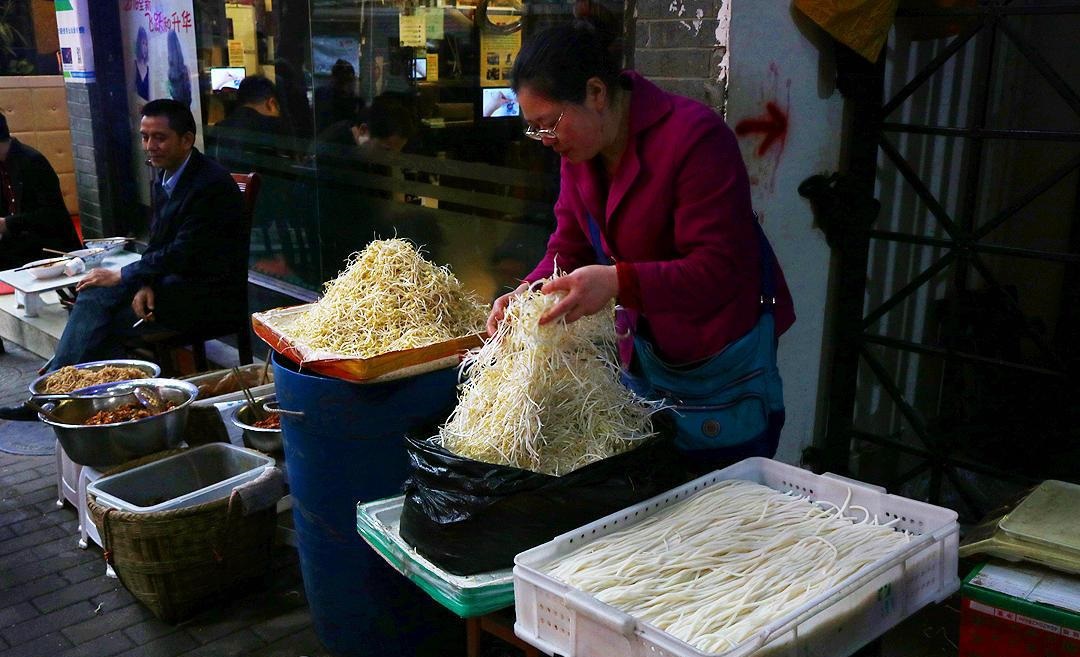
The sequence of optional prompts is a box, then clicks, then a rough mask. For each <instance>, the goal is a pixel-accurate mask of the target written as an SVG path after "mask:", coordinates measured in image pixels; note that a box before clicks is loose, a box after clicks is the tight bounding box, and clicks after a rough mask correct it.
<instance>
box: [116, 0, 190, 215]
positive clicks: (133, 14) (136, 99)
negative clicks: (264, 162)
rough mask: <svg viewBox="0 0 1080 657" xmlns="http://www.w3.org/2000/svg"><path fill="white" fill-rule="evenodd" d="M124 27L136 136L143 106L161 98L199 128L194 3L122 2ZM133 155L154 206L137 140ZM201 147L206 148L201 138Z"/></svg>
mask: <svg viewBox="0 0 1080 657" xmlns="http://www.w3.org/2000/svg"><path fill="white" fill-rule="evenodd" d="M119 2H120V27H121V33H122V35H123V40H124V61H125V62H127V64H126V66H125V70H126V78H127V89H128V107H130V108H131V114H132V115H131V121H132V134H134V135H138V134H139V119H140V116H141V113H142V108H143V106H144V105H145V104H146V103H148V102H150V101H151V100H156V99H158V98H172V99H174V100H178V101H180V102H181V103H183V104H185V105H187V106H188V107H189V108H191V113H192V114H193V115H194V116H195V125H196V126H201V125H202V107H201V103H200V98H199V67H198V60H197V59H196V52H195V15H194V11H193V9H192V0H119ZM133 141H134V143H133V144H132V156H133V158H134V161H135V164H136V166H135V171H136V172H137V173H138V180H139V183H140V184H139V190H140V195H141V200H142V202H143V203H147V204H149V202H150V171H151V170H150V167H149V166H148V165H146V164H145V162H146V154H145V153H144V152H143V150H142V144H141V142H140V141H139V139H138V138H136V139H134V140H133ZM196 145H197V146H198V147H200V148H201V146H202V134H201V131H200V133H199V134H198V135H197V139H196Z"/></svg>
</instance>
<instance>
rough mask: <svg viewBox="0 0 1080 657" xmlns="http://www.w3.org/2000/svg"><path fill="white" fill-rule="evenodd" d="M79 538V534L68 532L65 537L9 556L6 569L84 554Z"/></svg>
mask: <svg viewBox="0 0 1080 657" xmlns="http://www.w3.org/2000/svg"><path fill="white" fill-rule="evenodd" d="M77 536H78V534H77V533H72V532H67V533H65V534H64V536H63V537H61V538H57V539H53V540H52V541H49V542H48V543H42V544H40V545H34V546H31V547H28V548H26V549H25V550H23V551H22V552H16V553H15V554H9V555H7V556H5V557H4V566H5V567H6V568H11V567H14V566H17V565H21V564H25V563H33V562H36V561H40V560H41V559H48V558H50V557H56V556H60V555H65V554H75V553H76V552H82V550H80V549H79V547H78V538H77Z"/></svg>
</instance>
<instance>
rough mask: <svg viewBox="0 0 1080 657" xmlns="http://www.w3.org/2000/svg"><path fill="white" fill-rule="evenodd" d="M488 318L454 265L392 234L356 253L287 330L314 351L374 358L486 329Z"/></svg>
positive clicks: (482, 306) (485, 310) (284, 331)
mask: <svg viewBox="0 0 1080 657" xmlns="http://www.w3.org/2000/svg"><path fill="white" fill-rule="evenodd" d="M486 320H487V308H486V306H484V305H483V304H481V303H480V302H479V300H478V299H476V298H475V297H474V296H473V295H471V294H470V293H469V292H467V291H466V290H465V288H464V286H463V285H462V284H461V282H460V281H459V280H458V279H457V277H455V276H454V274H453V273H451V272H450V270H449V269H447V268H446V267H440V266H438V265H435V264H433V263H431V262H429V261H428V260H425V259H424V258H423V256H421V255H420V253H419V252H418V251H417V250H416V248H415V247H414V246H413V245H412V244H411V243H410V242H407V241H405V240H403V239H389V240H375V241H373V242H371V243H370V244H368V246H367V247H366V248H365V249H364V250H363V251H361V252H359V253H354V254H352V256H350V258H349V262H348V266H347V267H346V269H345V271H343V272H342V273H341V274H340V275H339V276H338V277H337V278H335V279H334V280H332V281H330V282H328V283H327V284H326V287H325V290H324V295H323V297H322V299H320V300H319V301H318V302H317V303H315V304H314V306H313V307H312V308H311V310H309V311H308V312H307V313H306V314H305V315H303V316H301V317H298V318H297V319H296V321H295V322H293V323H292V324H291V325H290V326H288V327H287V328H286V327H283V328H282V332H283V333H284V334H285V335H287V336H288V337H289V338H290V339H291V340H293V342H294V343H296V344H303V345H306V346H307V347H309V348H310V349H312V350H320V351H326V352H330V353H333V354H337V355H340V356H346V357H352V358H371V357H373V356H378V355H380V354H385V353H388V352H391V351H399V350H403V349H413V348H416V347H426V346H428V345H432V344H436V343H438V342H445V341H446V340H452V339H454V338H461V337H465V336H467V335H471V334H475V333H481V332H483V330H484V323H485V321H486Z"/></svg>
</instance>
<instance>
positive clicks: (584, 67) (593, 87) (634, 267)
mask: <svg viewBox="0 0 1080 657" xmlns="http://www.w3.org/2000/svg"><path fill="white" fill-rule="evenodd" d="M511 86H512V88H513V90H514V91H515V92H516V93H517V100H518V104H519V106H520V108H521V112H522V116H523V118H524V119H525V121H526V123H527V127H526V130H525V135H526V136H527V137H530V138H532V139H534V140H537V141H540V142H541V143H542V144H543V145H545V146H547V147H549V148H551V149H553V150H554V151H555V152H556V153H558V154H559V155H560V156H561V159H562V164H561V179H562V183H561V185H560V193H559V198H558V201H557V202H556V204H555V217H556V221H557V225H556V229H555V232H554V233H553V234H552V235H551V238H550V239H549V241H548V245H547V252H546V254H545V255H544V257H543V258H542V259H541V261H540V263H539V264H538V265H537V266H536V268H535V269H533V271H532V272H531V273H530V274H528V275H527V276H526V277H525V283H523V284H522V285H521V286H520V287H518V288H517V289H516V290H514V291H512V292H509V293H507V294H505V295H503V296H501V297H499V298H498V299H497V300H496V301H495V303H494V304H493V306H492V311H491V314H490V316H489V318H488V331H489V332H490V333H492V334H494V333H495V332H496V330H497V329H498V325H499V323H500V322H501V321H502V319H503V316H504V312H505V309H506V306H507V304H508V303H509V302H510V300H511V298H513V296H514V295H516V294H520V293H521V292H522V291H524V290H525V289H526V287H527V286H528V285H529V284H530V283H532V282H534V281H538V280H540V279H544V278H548V277H550V276H551V275H552V273H553V271H554V269H555V262H556V260H557V262H558V267H559V268H560V269H561V270H563V271H565V272H567V273H566V274H565V275H564V276H562V277H560V278H558V279H556V280H554V281H550V282H548V283H546V284H545V285H544V286H543V288H542V291H543V292H544V293H545V294H554V293H558V294H560V295H562V298H561V299H560V300H559V301H558V302H557V303H556V304H555V305H554V306H553V307H552V308H551V309H550V310H549V311H548V312H547V313H546V314H545V315H544V316H543V317H542V318H541V319H540V323H541V324H545V323H549V322H553V321H557V320H563V321H566V322H573V321H575V320H577V319H578V318H580V317H583V316H585V315H592V314H595V313H598V312H601V311H603V310H604V309H605V308H607V307H608V304H609V303H610V302H611V301H612V300H615V301H616V302H617V303H618V304H620V306H621V307H622V311H621V312H619V313H618V317H617V327H618V328H617V330H618V332H619V333H620V335H624V336H632V338H633V339H632V340H631V339H629V337H627V338H626V339H623V340H621V341H620V345H619V346H620V358H621V360H622V363H623V366H624V368H626V380H627V382H628V383H630V384H631V387H635V388H636V389H637V390H638V391H639V392H642V393H644V394H647V395H650V396H661V395H660V393H661V388H663V390H665V391H672V390H675V391H677V392H678V393H679V396H680V397H681V398H682V399H686V398H690V395H694V396H695V398H700V399H706V400H707V401H703V402H702V403H701V404H702V406H704V405H705V404H708V405H710V408H709V409H708V411H709V412H710V413H711V412H713V411H716V410H717V409H719V408H725V409H728V407H725V406H724V402H721V401H719V400H713V399H712V397H713V391H715V390H717V389H718V388H720V387H722V384H723V385H724V386H726V384H727V383H728V382H733V385H738V386H742V385H744V384H746V385H751V384H752V385H753V386H755V387H754V390H753V395H749V396H747V397H746V399H745V401H746V403H749V402H751V401H753V402H754V403H756V404H758V406H756V407H753V408H752V407H750V406H747V408H746V409H745V410H746V413H745V414H743V415H742V416H738V417H735V418H731V417H728V416H726V415H725V416H722V420H723V421H725V422H726V421H727V420H729V419H734V420H735V421H736V424H733V425H732V426H733V427H734V429H733V430H731V431H728V430H727V429H726V428H725V427H724V426H722V425H721V423H720V421H718V420H716V419H714V418H712V417H711V416H709V415H707V414H706V416H705V418H706V419H704V420H700V421H699V424H698V425H697V426H694V424H693V422H694V418H696V417H698V416H697V415H696V414H695V412H690V411H691V409H689V408H687V409H684V411H688V412H685V413H683V414H682V415H681V416H677V417H676V418H675V419H674V422H676V423H677V426H678V431H677V435H676V438H675V444H676V446H677V447H678V448H679V449H680V451H681V453H682V454H683V455H684V456H685V457H686V459H684V460H685V461H686V464H687V465H688V466H689V469H690V470H691V471H695V472H700V471H703V470H704V471H708V470H711V469H713V468H716V467H723V466H724V465H726V464H728V463H731V462H734V461H736V460H740V459H741V458H746V457H748V456H755V455H761V456H772V455H773V454H774V453H775V452H776V449H777V444H778V441H779V436H780V428H781V427H782V426H783V419H784V415H783V398H782V392H781V390H780V378H779V372H778V370H777V369H776V365H775V351H776V340H777V338H778V336H779V335H780V334H781V333H783V332H784V331H786V330H787V329H788V328H789V327H790V326H791V325H792V323H793V322H794V321H795V313H794V307H793V304H792V300H791V295H790V293H789V292H788V288H787V284H786V282H785V281H784V277H783V274H782V272H781V271H780V268H779V265H778V264H777V263H776V262H775V257H774V256H773V255H772V249H771V247H770V246H769V244H768V241H767V240H766V239H765V236H764V233H762V232H761V229H760V226H759V225H758V223H757V219H756V217H755V215H754V212H753V209H752V207H751V201H750V182H749V177H748V175H747V172H746V167H745V165H744V164H743V161H742V157H741V155H740V152H739V147H738V144H737V143H736V139H735V135H734V134H733V133H732V131H731V129H730V128H728V126H727V125H726V124H725V123H724V121H723V120H722V119H721V118H720V116H719V115H717V114H716V113H715V112H714V111H713V110H712V109H710V108H709V107H707V106H705V105H703V104H701V103H699V102H696V101H694V100H690V99H688V98H683V97H681V96H677V95H674V94H670V93H667V92H665V91H663V90H662V89H660V88H659V87H657V86H656V85H655V84H653V83H652V82H650V81H648V80H647V79H645V78H644V77H642V76H641V75H639V74H637V73H635V72H633V71H622V70H620V66H619V59H618V57H617V56H615V55H614V54H613V52H612V49H611V48H609V47H608V44H607V43H605V39H604V37H602V36H601V34H600V32H599V30H598V29H597V28H596V27H595V26H593V25H591V24H589V23H586V22H585V21H577V22H576V23H575V24H572V25H560V26H556V27H552V28H549V29H547V30H545V31H543V32H541V33H540V34H538V35H537V36H536V37H534V38H533V39H532V40H531V41H529V42H528V43H527V44H525V46H524V47H523V48H522V50H521V51H520V53H519V54H518V56H517V59H516V60H515V62H514V67H513V70H512V73H511ZM733 345H736V346H737V348H736V349H734V350H729V347H732V346H733ZM743 346H746V354H747V358H746V359H744V360H745V361H746V362H751V361H752V362H754V363H755V365H754V367H753V368H752V369H747V370H745V371H744V369H742V368H743V366H744V364H745V363H744V362H743V361H740V362H738V363H735V364H731V363H729V362H728V361H729V357H730V356H731V355H732V354H735V353H742V352H741V351H739V350H740V349H742V348H743ZM759 362H760V365H759V364H758V363H759ZM660 377H663V378H664V379H665V380H664V385H663V386H661V385H660V383H659V382H658V381H659V379H660ZM669 386H670V387H669ZM676 386H677V387H676ZM696 388H700V389H696ZM699 394H700V395H701V397H697V395H699ZM662 396H665V397H669V395H666V394H665V395H662ZM669 399H670V397H669ZM743 403H744V402H743V400H742V398H741V397H740V399H739V400H737V401H733V402H732V404H731V406H730V408H729V409H728V410H730V411H732V412H737V411H738V409H739V408H741V405H742V404H743ZM696 410H705V409H700V408H699V409H696ZM725 412H726V411H725ZM718 417H719V416H718ZM751 421H752V422H751ZM721 429H724V431H723V432H722V433H721Z"/></svg>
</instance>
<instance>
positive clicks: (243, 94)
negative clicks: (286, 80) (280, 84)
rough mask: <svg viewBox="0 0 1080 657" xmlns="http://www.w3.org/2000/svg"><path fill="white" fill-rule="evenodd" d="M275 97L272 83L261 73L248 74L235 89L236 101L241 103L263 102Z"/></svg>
mask: <svg viewBox="0 0 1080 657" xmlns="http://www.w3.org/2000/svg"><path fill="white" fill-rule="evenodd" d="M276 97H277V89H276V88H275V87H274V83H273V82H271V81H270V79H269V78H265V77H263V76H261V75H249V76H248V77H246V78H244V79H243V80H241V81H240V87H239V88H238V89H237V90H236V101H237V102H238V103H240V104H241V105H250V104H252V103H265V102H266V101H268V100H270V99H271V98H276Z"/></svg>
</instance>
